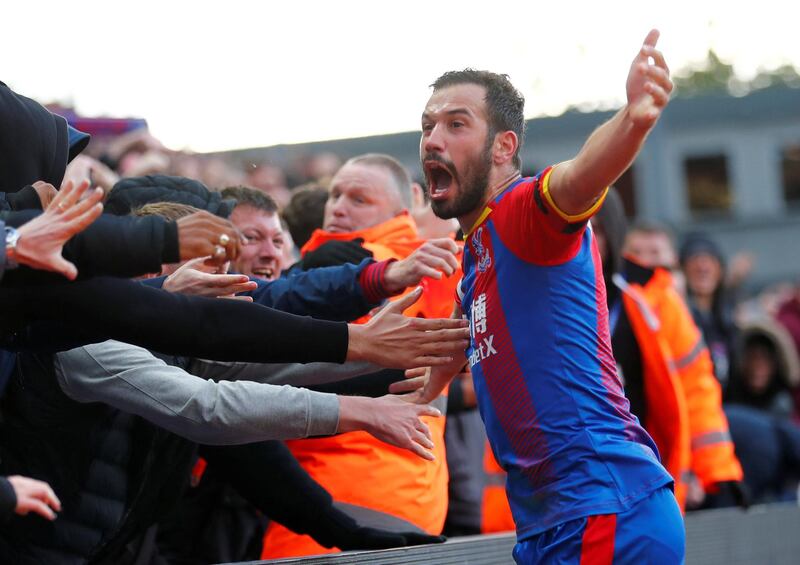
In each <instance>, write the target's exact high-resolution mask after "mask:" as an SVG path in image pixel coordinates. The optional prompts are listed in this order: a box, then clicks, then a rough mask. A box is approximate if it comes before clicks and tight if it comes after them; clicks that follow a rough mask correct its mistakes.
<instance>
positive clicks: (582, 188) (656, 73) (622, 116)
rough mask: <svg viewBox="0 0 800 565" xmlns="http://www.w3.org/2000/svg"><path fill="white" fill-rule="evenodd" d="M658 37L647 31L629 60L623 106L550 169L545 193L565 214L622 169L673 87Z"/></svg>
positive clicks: (584, 204) (590, 201) (579, 209)
mask: <svg viewBox="0 0 800 565" xmlns="http://www.w3.org/2000/svg"><path fill="white" fill-rule="evenodd" d="M658 36H659V32H658V30H655V29H654V30H651V31H650V33H648V34H647V37H646V38H645V40H644V44H643V45H642V47H641V49H640V50H639V53H638V54H637V55H636V57H635V58H634V60H633V63H631V68H630V71H629V72H628V80H627V83H626V93H627V104H626V105H625V106H624V107H623V108H622V109H621V110H620V111H619V112H617V114H616V115H615V116H614V117H613V118H611V119H610V120H609V121H607V122H606V123H604V124H603V125H601V126H600V127H599V128H597V130H595V131H594V133H592V135H590V136H589V139H588V140H587V141H586V143H585V144H584V146H583V148H582V149H581V150H580V152H579V153H578V155H577V156H576V157H575V158H574V159H572V160H571V161H567V162H565V163H562V164H560V165H558V166H556V167H555V168H554V169H553V172H552V174H551V175H550V183H549V190H550V194H551V196H552V198H553V200H554V202H555V203H556V205H557V206H558V207H559V209H561V210H562V211H563V212H565V213H566V214H570V215H578V214H583V213H584V212H586V211H587V210H589V209H590V208H591V207H592V206H593V205H594V203H595V202H596V201H597V199H598V198H600V196H601V195H602V193H603V191H604V190H605V188H606V187H607V186H609V185H610V184H612V183H613V182H614V181H615V180H617V179H618V178H619V176H620V175H621V174H622V173H624V172H625V170H626V169H627V168H628V167H629V166H630V164H631V163H632V162H633V160H634V159H635V158H636V155H637V154H638V153H639V150H640V149H641V147H642V145H643V144H644V140H645V139H646V138H647V134H648V133H650V130H651V129H653V126H655V124H656V122H657V121H658V118H659V117H660V116H661V112H662V111H663V110H664V107H665V106H666V105H667V102H669V95H670V92H672V88H673V86H672V81H671V80H670V78H669V68H668V67H667V63H666V61H665V60H664V56H663V55H662V54H661V52H660V51H659V50H657V49H656V42H657V41H658Z"/></svg>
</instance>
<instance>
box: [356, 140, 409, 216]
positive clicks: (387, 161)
mask: <svg viewBox="0 0 800 565" xmlns="http://www.w3.org/2000/svg"><path fill="white" fill-rule="evenodd" d="M346 164H353V165H367V166H371V167H383V168H384V169H385V170H386V171H387V172H388V173H389V177H390V178H391V179H392V182H394V185H395V187H396V188H397V193H398V194H399V195H400V201H401V202H402V203H403V206H405V207H406V208H411V175H410V174H408V171H407V170H406V168H405V167H404V166H403V164H402V163H400V161H398V160H397V159H395V158H394V157H392V156H391V155H386V154H385V153H366V154H364V155H358V156H357V157H353V158H352V159H350V160H348V161H347V163H346Z"/></svg>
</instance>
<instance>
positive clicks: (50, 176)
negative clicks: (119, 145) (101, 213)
mask: <svg viewBox="0 0 800 565" xmlns="http://www.w3.org/2000/svg"><path fill="white" fill-rule="evenodd" d="M86 143H88V139H87V140H85V141H84V142H83V145H82V146H77V147H74V148H72V151H73V152H72V154H71V153H70V151H71V149H70V146H69V135H68V132H67V122H66V120H65V119H64V118H62V117H61V116H57V115H55V114H53V113H52V112H50V111H49V110H47V109H46V108H44V107H43V106H42V105H41V104H39V103H38V102H36V101H34V100H31V99H30V98H26V97H25V96H22V95H20V94H17V93H16V92H14V91H13V90H11V89H10V88H8V86H6V85H5V84H4V83H2V82H0V191H2V193H16V192H18V191H19V190H20V189H22V188H23V187H24V186H26V185H30V184H33V183H34V182H36V181H38V180H43V181H45V182H49V183H50V184H52V185H53V186H56V187H58V186H60V185H61V181H62V180H63V178H64V171H65V170H66V168H67V163H68V162H69V160H70V158H71V157H73V156H74V155H75V154H76V152H79V151H80V150H81V149H83V147H84V146H85V145H86ZM2 193H0V194H2ZM3 200H5V198H0V201H3ZM0 209H7V208H6V207H5V205H4V206H0Z"/></svg>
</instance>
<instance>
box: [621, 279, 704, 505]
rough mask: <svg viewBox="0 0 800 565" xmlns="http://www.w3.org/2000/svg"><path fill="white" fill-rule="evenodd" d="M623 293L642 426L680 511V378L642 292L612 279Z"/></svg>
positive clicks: (686, 456)
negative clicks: (638, 366) (637, 355)
mask: <svg viewBox="0 0 800 565" xmlns="http://www.w3.org/2000/svg"><path fill="white" fill-rule="evenodd" d="M614 283H615V284H617V286H619V287H620V290H621V291H622V304H623V307H624V308H625V314H626V316H627V318H628V321H629V322H630V324H631V328H632V329H633V334H634V336H635V338H636V343H637V344H638V345H639V350H640V352H641V359H642V372H643V375H642V379H643V382H644V393H645V403H646V404H647V421H646V422H642V424H643V425H644V428H645V429H646V430H647V433H649V434H650V436H651V437H652V438H653V441H655V443H656V446H657V447H658V453H659V455H660V456H661V463H662V464H663V465H664V467H665V468H666V469H667V471H668V472H669V474H670V475H672V478H673V479H674V480H675V498H676V499H677V501H678V505H679V506H680V507H681V509H682V510H683V509H684V507H685V505H686V489H687V480H688V475H689V466H690V462H691V449H690V437H689V412H688V409H687V406H686V396H685V393H684V390H683V384H682V382H681V377H680V375H679V374H678V372H677V370H676V368H675V365H674V363H673V361H672V353H671V351H670V348H669V345H668V344H667V343H666V342H665V340H664V337H663V336H662V335H661V333H660V330H661V322H660V321H659V319H658V317H657V316H656V314H655V313H654V312H653V311H652V309H651V307H650V305H649V304H648V301H647V298H646V296H645V292H644V289H643V288H642V287H641V286H640V285H638V284H635V283H627V282H626V281H625V280H624V279H623V278H622V277H621V276H619V275H615V277H614Z"/></svg>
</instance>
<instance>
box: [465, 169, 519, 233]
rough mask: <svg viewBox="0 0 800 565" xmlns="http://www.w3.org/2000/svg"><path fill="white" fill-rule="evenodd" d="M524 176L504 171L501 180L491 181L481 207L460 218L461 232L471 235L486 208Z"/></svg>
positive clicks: (517, 172) (516, 172)
mask: <svg viewBox="0 0 800 565" xmlns="http://www.w3.org/2000/svg"><path fill="white" fill-rule="evenodd" d="M521 176H522V175H521V174H520V172H519V171H517V170H513V171H504V174H503V175H502V176H500V178H498V179H495V180H493V179H492V178H490V179H489V186H488V187H487V189H486V192H485V196H484V197H483V200H482V201H481V204H480V206H478V207H476V208H475V209H474V210H472V211H471V212H470V213H469V214H466V215H464V216H461V217H459V218H458V223H459V224H460V225H461V231H463V232H464V233H465V234H466V233H469V232H470V231H471V230H472V228H473V227H474V225H475V222H477V221H478V218H480V217H481V215H482V214H483V211H484V210H485V209H486V206H487V205H488V204H489V202H491V201H492V200H494V199H495V198H497V197H498V196H499V195H500V194H501V193H502V192H503V191H504V190H505V189H506V188H508V187H509V185H511V183H513V182H515V181H516V180H518V179H519V178H520V177H521Z"/></svg>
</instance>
